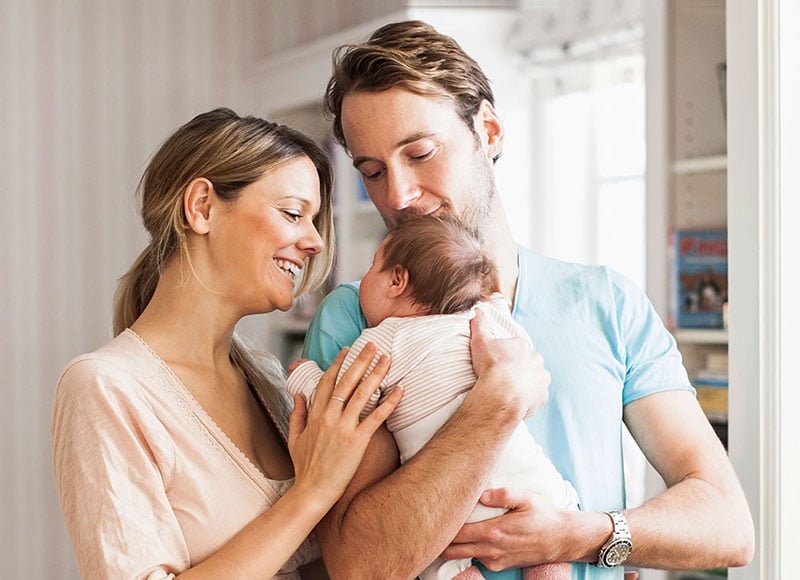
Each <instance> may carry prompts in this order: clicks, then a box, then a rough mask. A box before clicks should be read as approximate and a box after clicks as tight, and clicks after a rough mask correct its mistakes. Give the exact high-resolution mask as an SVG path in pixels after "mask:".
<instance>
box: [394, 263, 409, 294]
mask: <svg viewBox="0 0 800 580" xmlns="http://www.w3.org/2000/svg"><path fill="white" fill-rule="evenodd" d="M407 289H408V270H406V269H405V268H403V267H402V266H400V265H397V266H395V267H394V268H392V283H391V285H390V286H389V297H390V298H397V297H399V296H402V295H403V293H404V292H405V291H406V290H407Z"/></svg>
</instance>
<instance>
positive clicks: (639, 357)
mask: <svg viewBox="0 0 800 580" xmlns="http://www.w3.org/2000/svg"><path fill="white" fill-rule="evenodd" d="M612 286H613V289H614V292H615V296H614V299H615V303H616V313H617V320H618V329H619V333H620V337H619V340H620V342H619V344H621V345H624V348H623V353H622V355H623V356H624V360H625V369H626V370H625V386H624V388H623V393H622V404H623V405H627V404H628V403H630V402H631V401H635V400H636V399H639V398H641V397H644V396H646V395H651V394H654V393H657V392H661V391H670V390H687V391H692V392H694V389H693V387H692V385H691V383H690V382H689V377H688V376H687V374H686V369H685V368H684V366H683V359H682V358H681V354H680V352H679V351H678V347H677V344H676V343H675V339H674V338H673V336H672V335H671V334H670V333H669V332H668V331H667V329H666V327H665V326H664V323H663V322H662V321H661V318H660V317H659V316H658V314H657V313H656V311H655V309H654V308H653V305H652V304H651V302H650V300H649V299H648V298H647V296H646V295H645V293H644V292H643V291H642V290H641V289H640V288H638V287H637V286H636V285H635V284H633V282H631V281H630V280H628V279H627V278H625V277H624V276H622V275H620V274H616V273H613V274H612Z"/></svg>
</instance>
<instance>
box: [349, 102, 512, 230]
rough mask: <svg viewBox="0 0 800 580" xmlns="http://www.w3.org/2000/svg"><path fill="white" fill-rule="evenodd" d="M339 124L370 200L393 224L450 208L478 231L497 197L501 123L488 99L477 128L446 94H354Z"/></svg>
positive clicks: (478, 115)
mask: <svg viewBox="0 0 800 580" xmlns="http://www.w3.org/2000/svg"><path fill="white" fill-rule="evenodd" d="M342 129H343V131H344V135H345V138H346V140H347V145H348V149H349V150H350V153H351V155H352V157H353V165H354V166H355V167H356V169H358V170H359V171H360V172H361V175H362V177H363V180H364V185H365V186H366V189H367V193H368V194H369V197H370V199H371V200H372V202H373V203H374V204H375V206H376V207H377V209H378V211H379V212H380V214H381V216H383V219H384V220H385V221H386V222H387V223H388V224H389V225H393V224H395V223H397V222H398V221H400V220H402V219H403V218H404V217H410V216H412V215H420V214H421V215H437V214H440V213H450V214H453V215H455V216H457V217H459V218H460V219H461V220H462V221H463V222H464V223H465V224H466V225H467V226H468V227H470V228H473V229H475V230H476V231H480V230H481V229H482V224H483V223H485V221H486V220H487V219H489V218H490V216H491V213H492V212H491V208H492V201H493V199H494V197H495V185H494V173H493V169H492V157H493V156H494V155H497V154H498V153H499V151H500V147H501V146H502V128H501V126H500V122H499V120H498V119H497V116H496V115H495V113H494V110H493V109H492V108H491V106H490V105H489V104H488V103H484V106H482V107H481V111H480V112H479V113H478V114H477V115H476V117H475V132H473V131H471V130H470V128H469V127H467V126H466V125H465V123H464V121H463V120H462V119H461V118H460V117H459V116H458V114H457V113H456V110H455V108H454V106H453V104H452V103H451V102H450V101H448V100H446V99H443V98H437V97H433V96H422V95H417V94H415V93H411V92H409V91H406V90H404V89H398V88H395V89H389V90H386V91H383V92H379V93H368V92H360V93H352V94H350V95H347V96H346V97H345V98H344V101H343V102H342Z"/></svg>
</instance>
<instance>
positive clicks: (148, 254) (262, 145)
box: [114, 108, 333, 386]
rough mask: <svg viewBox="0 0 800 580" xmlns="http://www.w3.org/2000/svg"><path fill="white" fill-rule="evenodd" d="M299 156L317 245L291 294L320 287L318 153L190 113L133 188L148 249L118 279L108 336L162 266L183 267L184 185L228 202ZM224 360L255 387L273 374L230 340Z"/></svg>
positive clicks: (324, 193) (325, 169)
mask: <svg viewBox="0 0 800 580" xmlns="http://www.w3.org/2000/svg"><path fill="white" fill-rule="evenodd" d="M304 156H305V157H307V158H309V159H310V160H311V162H312V163H313V164H314V166H315V167H316V170H317V174H318V176H319V182H320V197H321V204H320V211H319V214H318V215H317V216H316V218H315V219H314V226H315V227H316V228H317V230H318V231H319V234H320V236H321V237H322V239H323V241H324V243H325V247H324V249H323V250H322V252H321V253H320V254H317V255H315V256H311V257H310V258H309V263H308V265H307V266H306V268H304V271H305V276H304V277H303V280H302V282H301V284H300V286H299V288H298V294H300V293H302V292H305V291H307V290H311V289H314V288H316V287H318V286H320V285H321V284H322V282H324V280H325V278H326V277H327V275H328V272H329V270H330V267H331V263H332V260H333V250H332V242H333V216H332V208H331V191H332V187H333V171H332V168H331V164H330V161H329V159H328V157H327V155H326V154H325V152H324V151H323V150H322V149H321V148H320V147H319V146H318V145H317V144H316V143H314V141H312V140H311V139H309V138H308V137H306V136H305V135H303V134H301V133H299V132H297V131H295V130H294V129H291V128H289V127H286V126H283V125H279V124H277V123H273V122H270V121H266V120H264V119H259V118H257V117H240V116H239V115H237V114H236V113H234V112H233V111H231V110H230V109H224V108H219V109H215V110H213V111H209V112H208V113H203V114H201V115H198V116H196V117H195V118H194V119H192V120H191V121H189V122H188V123H186V124H185V125H183V126H182V127H180V128H178V129H177V130H176V131H175V132H174V133H173V134H172V135H171V136H170V137H169V138H168V139H167V140H166V141H165V142H164V143H163V145H161V147H160V148H159V149H158V151H157V152H156V153H155V155H154V156H153V158H152V159H151V161H150V163H149V164H148V166H147V168H146V169H145V171H144V174H143V175H142V179H141V181H140V182H139V187H138V194H139V196H140V197H141V203H142V209H141V212H142V220H143V221H144V227H145V229H146V230H147V231H148V233H149V234H150V243H149V244H148V246H147V247H146V248H145V250H144V251H143V252H142V253H141V255H139V257H138V258H137V259H136V261H135V262H134V263H133V265H132V266H131V268H130V270H128V272H127V273H126V274H125V275H124V276H122V278H121V279H120V280H119V284H118V286H117V291H116V294H115V297H114V335H115V336H116V335H117V334H119V333H120V332H122V331H123V330H124V329H126V328H127V327H129V326H130V325H131V324H133V322H134V321H135V320H136V319H137V318H138V317H139V316H140V315H141V313H142V312H143V311H144V309H145V307H146V306H147V304H148V303H149V302H150V299H151V298H152V296H153V293H154V292H155V289H156V285H157V284H158V280H159V276H160V273H161V269H162V268H163V267H164V265H165V264H166V263H167V262H169V261H170V260H171V259H173V258H178V259H182V260H184V261H185V262H186V264H187V265H190V264H189V255H188V246H187V239H186V232H187V230H188V224H187V221H186V215H185V212H184V204H183V197H184V192H185V190H186V188H187V187H188V186H189V184H190V183H191V181H192V180H194V179H196V178H198V177H204V178H206V179H208V180H209V181H210V182H211V183H212V185H213V187H214V191H215V193H216V195H217V196H218V197H220V198H221V199H224V200H230V201H234V200H236V199H237V197H238V196H239V194H240V193H241V191H242V189H244V188H245V187H247V186H248V185H250V184H251V183H254V182H255V181H258V180H259V179H260V178H261V177H263V175H264V173H265V172H266V171H268V170H270V169H273V168H275V167H276V166H278V165H280V164H281V163H284V162H286V161H288V160H290V159H296V158H298V157H304ZM231 356H232V358H233V359H234V361H235V362H236V363H237V364H238V365H239V366H240V367H241V368H242V370H243V372H244V373H245V376H246V377H247V378H248V380H250V381H251V382H252V383H254V384H255V383H263V381H262V380H259V377H260V378H262V379H264V380H267V381H269V382H270V383H273V382H274V380H275V371H276V369H274V368H268V369H266V370H264V368H260V367H263V365H259V363H258V362H257V361H256V360H255V357H252V356H249V355H248V349H246V348H245V347H244V346H243V345H242V343H241V340H240V339H239V338H238V337H234V340H233V343H232V345H231ZM268 366H273V365H272V363H270V365H268ZM256 386H257V385H256Z"/></svg>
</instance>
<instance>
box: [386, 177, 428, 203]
mask: <svg viewBox="0 0 800 580" xmlns="http://www.w3.org/2000/svg"><path fill="white" fill-rule="evenodd" d="M419 197H420V188H419V185H418V184H417V182H416V180H414V177H413V175H411V174H410V173H409V172H407V171H402V170H393V171H391V172H390V173H389V183H388V192H387V200H386V201H387V203H388V205H389V207H390V208H391V209H393V210H395V211H401V210H404V209H407V208H409V207H411V205H412V204H413V203H414V202H415V201H416V200H417V199H419Z"/></svg>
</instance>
